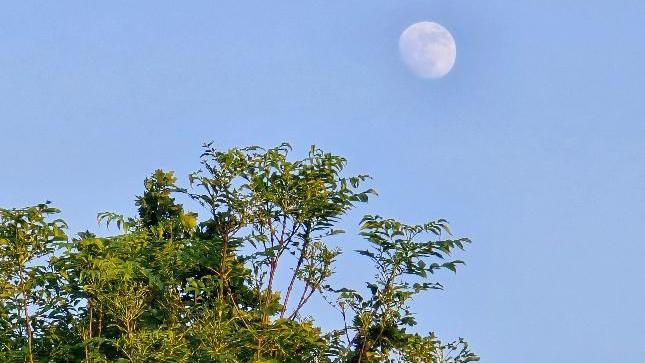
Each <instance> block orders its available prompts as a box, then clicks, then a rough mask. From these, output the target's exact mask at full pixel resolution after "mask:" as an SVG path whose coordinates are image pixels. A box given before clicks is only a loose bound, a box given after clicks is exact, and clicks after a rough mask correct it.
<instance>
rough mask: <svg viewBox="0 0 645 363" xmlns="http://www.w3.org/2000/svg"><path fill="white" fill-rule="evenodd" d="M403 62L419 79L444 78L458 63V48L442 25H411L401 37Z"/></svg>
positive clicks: (400, 48)
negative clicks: (456, 61)
mask: <svg viewBox="0 0 645 363" xmlns="http://www.w3.org/2000/svg"><path fill="white" fill-rule="evenodd" d="M399 51H400V52H401V58H402V59H403V62H404V63H405V64H406V65H407V66H408V67H409V68H410V69H411V70H412V72H414V73H415V74H416V75H417V76H419V77H422V78H433V79H436V78H441V77H443V76H445V75H446V74H448V72H450V70H451V69H452V67H453V66H454V65H455V60H456V59H457V45H456V44H455V39H454V38H453V37H452V35H451V34H450V32H449V31H448V30H447V29H446V28H444V27H443V26H441V25H440V24H437V23H434V22H431V21H422V22H419V23H415V24H412V25H410V26H409V27H408V28H407V29H405V30H404V31H403V33H401V36H400V37H399Z"/></svg>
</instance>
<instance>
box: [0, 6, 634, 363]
mask: <svg viewBox="0 0 645 363" xmlns="http://www.w3.org/2000/svg"><path fill="white" fill-rule="evenodd" d="M422 20H430V21H436V22H438V23H441V24H442V25H444V26H445V27H446V28H448V29H449V30H450V31H451V32H452V34H453V36H454V37H455V39H456V42H457V49H458V54H457V63H456V65H455V67H454V68H453V70H452V72H451V73H450V74H448V75H447V76H446V77H445V78H442V79H439V80H431V81H429V80H422V79H420V78H417V77H415V76H414V75H413V74H412V73H411V72H410V71H409V70H408V69H406V68H405V66H404V65H403V64H402V62H401V60H400V56H399V53H398V47H397V41H398V37H399V34H400V33H401V31H403V30H404V29H405V28H406V27H407V26H409V25H410V24H412V23H414V22H417V21H422ZM643 24H645V3H643V2H642V1H629V0H624V1H620V2H609V1H604V2H601V1H590V0H587V1H582V0H581V1H573V0H562V1H557V2H556V1H501V0H489V1H369V2H368V1H361V2H359V1H299V2H278V1H273V2H269V1H257V2H243V1H236V2H219V3H217V4H215V3H214V2H191V3H190V4H181V5H178V4H177V3H176V2H163V1H154V2H153V1H139V2H131V1H111V2H106V3H104V4H100V5H99V4H96V3H88V2H81V1H78V2H71V1H65V2H55V3H47V4H42V3H40V4H36V3H35V2H29V1H23V2H20V3H13V4H9V3H3V4H2V5H0V110H2V119H1V120H0V188H1V190H2V193H0V205H2V206H21V205H26V204H29V203H36V202H40V201H42V200H45V199H49V200H52V201H54V202H55V204H56V205H57V206H58V207H60V208H61V209H62V210H63V215H64V217H65V218H66V219H68V220H69V221H70V222H71V225H72V230H73V231H78V230H81V229H85V228H90V229H96V222H95V215H96V213H97V212H99V211H103V210H113V211H119V212H123V213H133V212H134V208H133V206H132V199H133V197H134V195H135V194H137V193H139V192H140V191H141V189H142V181H143V178H144V177H145V176H146V175H147V174H148V173H149V172H151V171H153V170H154V169H155V168H159V167H162V168H167V169H172V170H175V171H176V172H177V174H178V175H179V177H180V178H182V179H183V180H185V178H183V177H184V176H185V175H186V174H187V173H188V172H189V171H191V170H194V169H196V168H197V167H198V156H199V153H200V144H201V143H202V142H204V141H209V140H214V141H215V144H216V145H220V146H221V147H229V146H236V145H247V144H261V145H274V144H278V143H280V142H282V141H289V142H291V143H292V144H293V145H294V146H295V147H296V149H297V150H300V151H304V150H306V148H307V147H308V145H309V144H317V145H319V146H321V147H323V148H325V149H328V150H331V151H334V152H337V153H340V154H342V155H345V156H346V157H347V158H348V159H349V161H350V166H349V169H350V170H351V171H353V172H368V173H370V174H371V175H372V176H373V177H374V178H375V179H374V183H373V185H374V186H375V187H376V189H378V191H379V192H380V197H379V198H377V199H376V200H374V202H373V203H370V204H369V205H368V206H365V207H361V208H360V209H359V210H357V214H358V213H380V214H383V215H387V216H396V217H400V218H402V219H404V220H407V221H410V222H422V221H424V220H425V219H426V218H438V217H444V218H447V219H449V220H450V221H451V222H452V225H453V229H454V230H455V231H456V232H457V233H459V234H463V235H468V236H470V237H471V238H472V239H473V240H474V244H473V245H472V246H471V247H470V249H469V251H468V252H467V254H466V255H465V256H464V258H465V259H466V260H467V262H468V266H467V267H466V268H464V269H462V271H460V272H459V274H458V275H457V276H454V277H453V276H449V275H446V276H441V277H442V279H443V280H444V281H445V282H446V284H447V290H446V291H445V292H433V293H430V294H429V295H427V296H425V297H424V298H422V299H419V300H418V301H417V307H418V309H419V310H420V313H419V316H420V320H421V321H422V323H423V326H424V327H427V328H428V329H433V330H436V331H437V332H438V333H439V335H440V336H442V337H446V338H451V337H456V336H459V335H462V336H465V337H467V338H468V339H469V341H470V342H471V343H472V345H473V347H474V349H475V350H476V351H477V352H478V353H480V355H481V356H482V358H483V361H485V362H498V363H505V362H509V363H515V362H526V363H533V362H536V363H537V362H588V363H595V362H625V361H637V360H638V359H639V358H638V357H643V356H644V355H645V344H643V342H644V341H645V311H644V310H643V309H642V306H645V292H644V290H643V277H644V276H645V267H644V266H645V265H643V263H642V261H641V260H642V258H643V257H644V256H645V244H644V243H643V233H642V228H641V227H642V225H643V217H644V216H645V164H644V163H643V160H644V158H645V145H644V144H643V138H644V137H645V123H644V120H643V113H644V112H643V111H645V110H644V109H645V102H643V97H644V96H645V93H644V91H643V88H642V87H643V84H644V81H645V73H644V72H643V71H642V65H643V64H645V43H644V42H643V36H644V35H645V28H644V27H645V26H644V25H643ZM350 227H351V228H348V229H349V230H352V229H353V230H354V231H355V225H354V224H351V225H350ZM343 238H345V239H347V244H346V250H351V249H353V248H354V247H356V248H359V247H360V245H361V241H360V240H359V239H358V238H356V237H354V236H353V235H351V234H350V235H346V236H344V237H343ZM364 267H365V266H363V265H361V264H360V262H359V263H355V262H354V260H349V259H346V260H343V261H341V264H340V265H339V266H338V272H339V274H340V275H342V274H346V276H349V277H348V278H349V279H352V278H355V276H353V275H355V272H356V271H362V270H364ZM314 306H315V307H316V309H319V312H320V314H323V316H329V317H328V318H329V319H330V321H331V320H332V319H333V318H332V317H331V312H325V307H324V305H322V304H318V305H314ZM325 314H329V315H325ZM321 324H325V322H321Z"/></svg>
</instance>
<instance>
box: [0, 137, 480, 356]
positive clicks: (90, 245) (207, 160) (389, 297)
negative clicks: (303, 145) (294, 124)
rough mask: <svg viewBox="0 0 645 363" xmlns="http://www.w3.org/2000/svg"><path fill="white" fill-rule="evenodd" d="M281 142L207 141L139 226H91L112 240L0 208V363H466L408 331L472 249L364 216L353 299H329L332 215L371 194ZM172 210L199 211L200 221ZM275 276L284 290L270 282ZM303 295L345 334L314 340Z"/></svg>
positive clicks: (152, 186)
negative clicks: (416, 300)
mask: <svg viewBox="0 0 645 363" xmlns="http://www.w3.org/2000/svg"><path fill="white" fill-rule="evenodd" d="M290 152H291V147H290V146H289V145H288V144H282V145H279V146H277V147H274V148H269V149H264V148H261V147H257V146H252V147H245V148H233V149H229V150H225V151H220V150H217V149H215V148H213V147H212V145H211V144H206V145H204V152H203V154H202V156H201V170H199V171H197V172H194V173H192V174H190V176H189V178H188V181H189V185H188V187H187V188H184V187H180V186H178V185H177V179H176V177H175V176H174V174H173V173H172V172H169V171H163V170H157V171H155V172H154V173H153V174H152V175H151V176H150V177H149V178H146V180H145V181H144V192H143V194H142V195H141V196H138V197H137V198H136V201H135V205H136V206H137V208H138V216H136V217H124V216H121V215H119V214H116V213H112V212H105V213H100V214H99V217H98V218H99V221H100V222H102V223H104V224H105V225H106V226H116V227H117V229H118V232H117V233H116V234H115V235H112V236H107V237H99V236H97V235H95V234H93V233H90V232H83V233H80V234H79V235H78V237H76V238H74V239H71V240H69V241H68V239H67V237H66V236H65V234H64V233H63V229H64V228H65V224H64V222H62V221H61V220H52V221H50V220H49V219H50V216H51V215H52V214H54V213H56V212H57V211H56V210H55V209H53V208H51V207H49V206H48V205H47V204H44V205H39V206H36V207H30V208H26V209H11V210H4V209H3V210H0V212H1V214H0V218H1V219H0V244H2V247H3V248H2V250H1V251H0V274H2V277H3V279H2V280H0V283H1V284H2V285H0V288H2V290H1V291H2V293H1V294H0V360H2V361H8V362H13V361H15V362H22V361H28V362H35V361H43V362H45V361H46V362H128V361H129V362H144V361H154V362H157V361H158V362H250V361H252V362H348V363H349V362H395V361H396V362H451V363H452V362H471V361H476V360H478V359H479V358H478V357H477V356H476V355H475V354H473V353H471V352H470V350H469V347H468V344H467V343H466V342H465V341H464V340H463V339H460V340H458V341H456V342H453V343H449V344H444V343H441V342H440V341H439V340H438V339H437V338H436V336H435V335H434V334H432V333H430V334H428V335H420V334H418V333H415V332H410V331H408V330H409V329H412V327H413V326H414V325H416V323H417V322H416V320H415V318H414V313H413V312H412V310H411V307H410V305H409V301H410V299H412V298H413V297H414V296H415V295H417V294H420V293H422V292H424V291H426V290H432V289H440V288H442V285H441V284H439V283H438V282H436V281H432V280H429V277H431V276H432V275H433V273H434V272H435V271H437V270H439V269H448V270H452V271H456V269H457V266H458V265H461V264H463V262H462V261H460V260H452V259H450V257H449V256H451V254H452V253H453V252H454V251H455V250H463V249H464V247H465V246H466V244H467V243H469V242H470V241H469V240H468V239H467V238H454V237H452V235H451V233H450V230H449V228H448V223H447V222H446V221H445V220H442V219H439V220H436V221H431V222H428V223H425V224H422V225H408V224H404V223H402V222H399V221H397V220H394V219H386V218H382V217H379V216H371V215H367V216H365V217H364V218H363V220H362V222H361V233H360V234H361V236H362V237H363V238H364V239H365V240H366V242H367V248H364V249H361V250H359V251H358V252H357V253H358V254H359V255H361V256H363V257H365V258H367V259H368V260H370V261H371V262H372V264H373V265H374V268H375V272H376V273H375V278H374V280H373V281H369V282H367V284H366V289H365V290H364V291H361V289H355V288H350V287H342V288H337V287H332V286H331V284H330V278H331V277H332V276H333V274H334V273H335V271H336V266H335V263H336V259H337V257H338V256H339V255H340V254H341V253H342V251H341V250H340V249H339V248H337V247H334V246H333V244H331V243H330V241H331V239H332V238H334V236H336V235H338V234H342V233H344V232H343V230H342V229H341V227H342V223H343V218H344V217H345V216H346V215H347V213H348V212H349V211H351V210H352V209H353V208H354V207H355V206H356V205H357V204H358V203H366V202H368V201H369V199H370V197H371V196H374V195H376V192H375V191H374V190H373V189H371V188H366V187H364V186H363V185H364V184H365V183H366V182H367V181H368V180H369V177H368V176H367V175H354V176H346V175H345V173H344V169H345V166H346V160H345V159H344V158H342V157H340V156H338V155H334V154H331V153H328V152H324V151H322V150H320V149H318V148H316V147H312V148H311V149H310V150H309V153H308V154H307V156H306V157H304V158H302V159H295V160H293V159H292V158H290ZM177 198H183V199H184V200H185V201H187V202H189V201H190V200H193V201H196V202H197V204H198V205H199V206H201V208H202V210H201V214H202V215H203V216H202V218H199V216H198V214H197V213H196V212H193V211H186V210H185V209H184V206H183V205H182V204H179V203H178V202H177ZM279 274H282V276H286V277H285V278H282V279H278V278H277V276H278V275H279ZM315 294H321V295H323V296H324V297H325V298H326V299H327V300H328V301H330V304H331V305H332V306H334V307H335V308H336V309H338V311H339V313H340V314H341V316H342V318H343V321H344V324H343V326H342V327H339V328H338V329H336V330H333V331H329V332H325V331H323V329H321V328H320V327H318V326H317V325H316V322H315V320H314V318H312V317H307V316H304V315H303V314H302V311H303V308H304V307H305V306H306V305H307V304H308V303H309V302H310V299H311V297H312V296H314V295H315Z"/></svg>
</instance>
